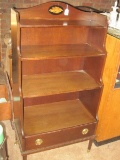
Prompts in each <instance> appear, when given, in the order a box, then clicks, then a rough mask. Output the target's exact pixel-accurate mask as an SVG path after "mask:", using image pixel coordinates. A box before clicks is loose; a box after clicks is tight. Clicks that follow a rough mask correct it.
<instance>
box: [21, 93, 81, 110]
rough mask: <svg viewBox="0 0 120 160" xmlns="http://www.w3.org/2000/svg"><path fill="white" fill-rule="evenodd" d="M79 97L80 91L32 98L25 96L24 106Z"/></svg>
mask: <svg viewBox="0 0 120 160" xmlns="http://www.w3.org/2000/svg"><path fill="white" fill-rule="evenodd" d="M78 98H79V92H71V93H62V94H54V95H48V96H40V97H32V98H31V97H30V98H24V107H27V106H32V105H39V104H46V103H53V102H60V101H67V100H74V99H78Z"/></svg>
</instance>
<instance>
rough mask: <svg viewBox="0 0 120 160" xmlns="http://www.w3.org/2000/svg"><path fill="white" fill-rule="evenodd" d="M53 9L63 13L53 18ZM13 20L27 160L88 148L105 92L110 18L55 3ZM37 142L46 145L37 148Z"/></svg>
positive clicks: (18, 113) (20, 131)
mask: <svg viewBox="0 0 120 160" xmlns="http://www.w3.org/2000/svg"><path fill="white" fill-rule="evenodd" d="M54 5H57V6H59V5H60V6H61V7H62V8H63V12H62V13H61V14H57V15H54V14H51V13H50V12H49V8H50V7H52V6H54ZM67 5H68V7H69V11H70V12H69V14H68V15H67V16H66V15H65V14H64V10H65V9H66V6H67ZM58 8H59V7H58ZM11 15H12V17H11V21H12V23H11V25H12V27H11V28H12V39H13V55H12V56H13V57H12V58H13V60H12V65H13V70H12V73H13V74H12V75H13V85H12V86H13V99H14V103H13V105H14V111H13V112H14V114H15V116H14V117H15V120H14V122H15V128H16V130H17V135H18V137H20V138H19V139H20V143H21V144H22V145H21V146H22V149H21V150H22V151H23V152H22V155H23V157H24V159H27V156H26V155H27V154H28V153H33V152H36V150H37V149H41V150H46V149H49V148H55V147H58V146H63V145H66V144H71V143H76V142H79V141H84V140H90V143H89V145H88V148H90V146H91V142H92V140H93V139H94V138H95V134H94V133H95V126H96V123H97V119H96V111H97V107H98V101H99V100H100V93H101V91H102V87H103V83H102V80H101V76H102V69H103V65H104V62H103V61H104V59H105V57H106V50H105V45H104V42H105V37H106V33H107V18H106V17H105V16H103V15H100V14H96V13H87V12H83V11H80V10H78V9H76V8H75V7H73V6H71V5H69V4H66V3H65V2H55V1H54V2H47V3H44V4H41V5H38V6H35V7H31V8H28V9H14V10H12V13H11ZM97 34H98V35H97ZM87 97H88V98H87ZM16 98H17V100H18V101H15V100H16ZM94 98H95V99H94ZM89 103H91V104H89ZM16 121H17V122H19V124H18V123H16ZM84 127H87V130H86V128H84ZM83 129H85V133H82V131H83ZM86 131H87V133H86ZM79 132H80V133H79ZM84 134H85V135H84ZM36 138H43V140H44V141H45V143H43V144H42V145H41V146H37V145H36V144H35V140H36ZM42 146H43V147H42ZM28 150H29V151H28Z"/></svg>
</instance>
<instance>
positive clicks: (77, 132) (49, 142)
mask: <svg viewBox="0 0 120 160" xmlns="http://www.w3.org/2000/svg"><path fill="white" fill-rule="evenodd" d="M95 126H96V123H93V124H89V125H82V126H76V127H73V128H67V129H62V130H58V131H54V132H48V133H43V134H39V135H33V136H28V137H25V150H31V149H38V148H41V149H42V148H44V150H45V148H46V149H47V148H48V147H49V148H50V147H51V148H54V147H53V146H54V145H55V146H57V145H58V146H59V145H61V144H63V145H64V144H69V143H71V141H77V140H78V141H80V140H82V139H83V140H84V139H87V137H90V136H93V135H94V133H95Z"/></svg>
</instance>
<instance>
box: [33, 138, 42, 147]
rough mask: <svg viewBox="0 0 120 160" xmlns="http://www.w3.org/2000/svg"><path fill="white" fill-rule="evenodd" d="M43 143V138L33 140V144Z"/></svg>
mask: <svg viewBox="0 0 120 160" xmlns="http://www.w3.org/2000/svg"><path fill="white" fill-rule="evenodd" d="M42 143H43V140H42V139H36V141H35V145H36V146H39V145H41V144H42Z"/></svg>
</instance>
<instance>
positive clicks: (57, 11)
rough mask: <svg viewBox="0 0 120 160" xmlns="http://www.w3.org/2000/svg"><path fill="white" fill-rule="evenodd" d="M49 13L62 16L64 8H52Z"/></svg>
mask: <svg viewBox="0 0 120 160" xmlns="http://www.w3.org/2000/svg"><path fill="white" fill-rule="evenodd" d="M49 12H50V13H51V14H61V13H62V12H63V8H62V7H61V6H57V5H56V6H51V7H50V8H49Z"/></svg>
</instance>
